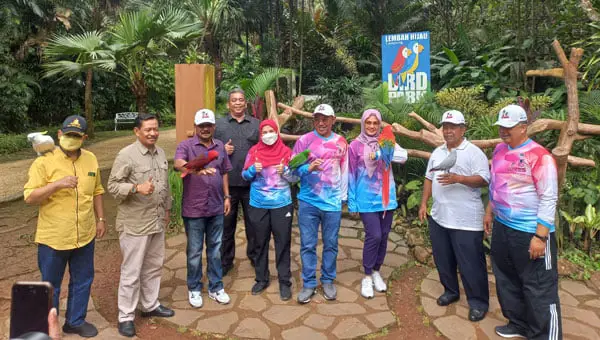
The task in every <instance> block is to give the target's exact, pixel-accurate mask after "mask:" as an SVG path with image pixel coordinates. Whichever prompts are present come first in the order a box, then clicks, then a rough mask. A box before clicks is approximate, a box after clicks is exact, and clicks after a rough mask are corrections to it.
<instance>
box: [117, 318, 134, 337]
mask: <svg viewBox="0 0 600 340" xmlns="http://www.w3.org/2000/svg"><path fill="white" fill-rule="evenodd" d="M118 328H119V334H121V335H122V336H126V337H128V338H133V337H134V336H135V325H134V324H133V321H124V322H119V327H118Z"/></svg>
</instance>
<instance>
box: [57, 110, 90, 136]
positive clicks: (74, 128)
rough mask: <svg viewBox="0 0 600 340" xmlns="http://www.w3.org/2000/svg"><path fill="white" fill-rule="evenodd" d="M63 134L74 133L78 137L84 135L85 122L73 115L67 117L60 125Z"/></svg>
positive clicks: (83, 119)
mask: <svg viewBox="0 0 600 340" xmlns="http://www.w3.org/2000/svg"><path fill="white" fill-rule="evenodd" d="M60 130H61V131H62V132H63V133H64V134H67V133H75V134H78V135H80V136H83V135H85V131H86V130H87V122H86V121H85V118H83V117H81V116H78V115H73V116H69V117H67V119H65V121H64V122H63V124H62V128H61V129H60Z"/></svg>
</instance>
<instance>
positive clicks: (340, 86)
mask: <svg viewBox="0 0 600 340" xmlns="http://www.w3.org/2000/svg"><path fill="white" fill-rule="evenodd" d="M368 82H369V79H368V78H360V77H357V76H353V77H340V78H338V79H328V78H323V77H319V78H317V84H316V85H315V86H313V87H311V91H313V93H315V94H318V95H319V96H320V99H321V101H322V102H324V103H328V104H330V105H331V106H332V107H333V109H334V110H335V111H336V112H338V111H339V112H347V113H350V112H352V113H356V112H358V111H359V110H360V109H361V108H362V107H363V104H364V103H363V98H362V92H363V86H365V84H366V83H368Z"/></svg>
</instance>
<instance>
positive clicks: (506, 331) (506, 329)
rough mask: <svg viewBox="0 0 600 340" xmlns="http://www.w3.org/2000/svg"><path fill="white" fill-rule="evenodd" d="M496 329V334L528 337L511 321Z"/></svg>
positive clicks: (510, 336) (505, 336)
mask: <svg viewBox="0 0 600 340" xmlns="http://www.w3.org/2000/svg"><path fill="white" fill-rule="evenodd" d="M494 330H495V331H496V334H498V335H499V336H501V337H503V338H521V339H526V338H527V337H526V336H525V334H523V332H521V331H519V330H518V329H517V327H515V326H514V325H511V324H510V323H509V324H507V325H504V326H496V328H495V329H494Z"/></svg>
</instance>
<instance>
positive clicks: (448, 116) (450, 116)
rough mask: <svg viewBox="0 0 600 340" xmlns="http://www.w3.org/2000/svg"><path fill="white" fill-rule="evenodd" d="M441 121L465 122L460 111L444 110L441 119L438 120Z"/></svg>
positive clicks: (458, 123) (441, 122)
mask: <svg viewBox="0 0 600 340" xmlns="http://www.w3.org/2000/svg"><path fill="white" fill-rule="evenodd" d="M443 123H450V124H455V125H460V124H465V116H463V114H462V112H460V111H456V110H450V111H446V112H444V114H443V115H442V120H441V121H440V124H443Z"/></svg>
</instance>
